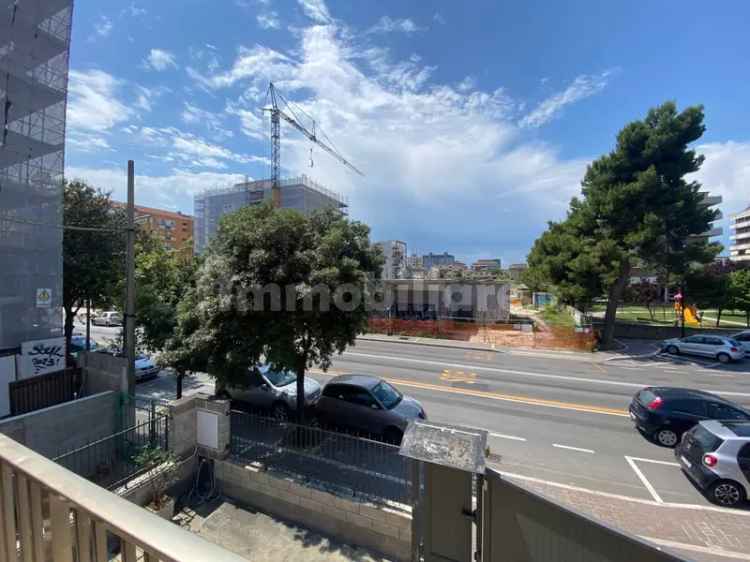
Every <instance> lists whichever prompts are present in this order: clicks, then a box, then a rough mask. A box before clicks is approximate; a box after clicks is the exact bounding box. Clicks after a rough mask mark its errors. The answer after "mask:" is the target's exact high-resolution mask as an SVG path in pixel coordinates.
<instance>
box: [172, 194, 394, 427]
mask: <svg viewBox="0 0 750 562" xmlns="http://www.w3.org/2000/svg"><path fill="white" fill-rule="evenodd" d="M381 266H382V258H381V256H380V253H379V252H378V251H377V250H376V249H375V248H373V247H372V246H371V245H370V241H369V228H368V227H367V226H366V225H364V224H362V223H359V222H353V221H349V220H348V219H347V218H346V217H343V216H341V215H340V214H339V213H336V212H335V211H332V210H330V211H325V212H320V213H316V214H313V215H312V216H310V217H306V216H303V215H302V214H300V213H298V212H296V211H292V210H288V209H274V208H272V207H271V206H270V205H261V206H253V207H246V208H243V209H240V210H239V211H237V212H235V213H233V214H231V215H229V216H227V217H225V218H224V219H223V220H222V223H221V225H220V228H219V231H218V233H217V235H216V238H215V239H214V241H213V242H212V244H211V246H210V249H209V251H208V255H207V256H206V258H205V261H204V263H203V264H202V265H201V267H200V269H199V270H198V273H197V279H196V285H195V289H194V290H191V291H189V292H188V294H187V295H186V296H185V298H184V299H183V301H182V303H181V304H180V307H179V311H178V326H177V329H176V331H175V337H174V338H172V339H171V340H170V342H169V345H168V349H167V353H166V357H167V360H168V361H169V362H170V363H171V364H172V365H175V366H176V367H175V368H178V369H185V370H192V371H196V370H205V371H207V372H208V373H210V374H211V375H212V376H213V377H215V378H216V379H217V383H218V384H217V386H218V387H219V388H221V387H222V386H224V385H227V384H232V385H243V384H246V380H247V373H248V371H249V369H252V368H254V367H255V366H256V365H258V364H259V362H260V361H261V360H264V361H265V362H266V363H268V364H270V365H271V366H272V367H273V368H276V369H285V370H291V371H293V372H295V373H296V374H297V415H298V417H299V419H300V420H301V421H304V396H305V393H304V375H305V370H306V369H307V368H309V367H311V366H313V365H318V366H320V367H322V368H323V369H326V368H328V367H329V366H330V362H331V357H332V355H333V354H334V353H335V352H338V353H341V352H343V351H344V349H345V348H346V346H347V345H351V344H352V343H354V339H355V337H356V336H357V334H359V333H363V332H364V331H365V329H366V326H367V316H368V312H367V308H366V302H367V300H368V298H369V294H370V290H371V287H370V284H369V282H370V281H371V280H373V279H376V278H377V277H379V275H380V268H381ZM327 295H330V303H328V302H327V301H328V299H327V298H326V296H327Z"/></svg>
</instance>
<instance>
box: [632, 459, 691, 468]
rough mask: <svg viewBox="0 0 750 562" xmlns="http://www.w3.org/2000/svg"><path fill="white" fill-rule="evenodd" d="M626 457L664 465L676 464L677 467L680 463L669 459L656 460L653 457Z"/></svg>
mask: <svg viewBox="0 0 750 562" xmlns="http://www.w3.org/2000/svg"><path fill="white" fill-rule="evenodd" d="M625 458H626V459H633V460H634V461H638V462H650V463H651V464H663V465H664V466H676V467H678V468H679V466H680V463H677V462H669V461H657V460H655V459H644V458H642V457H625Z"/></svg>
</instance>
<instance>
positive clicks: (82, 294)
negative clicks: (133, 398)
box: [63, 181, 125, 353]
mask: <svg viewBox="0 0 750 562" xmlns="http://www.w3.org/2000/svg"><path fill="white" fill-rule="evenodd" d="M63 223H64V225H65V227H66V228H65V230H64V233H63V309H64V311H65V344H66V345H65V347H66V349H67V350H70V338H71V336H72V335H73V321H74V319H75V316H76V314H77V313H78V311H79V309H80V307H81V306H83V305H84V303H85V302H86V300H91V301H93V302H94V303H95V304H96V305H99V306H105V305H109V304H111V303H113V302H115V301H117V300H118V299H119V297H120V296H121V293H120V292H118V283H119V282H120V280H121V279H122V276H123V275H124V274H125V232H124V228H125V214H124V212H123V211H122V210H120V209H117V208H114V207H113V206H112V202H111V200H110V196H109V193H105V192H103V191H101V190H99V189H95V188H93V187H91V186H89V185H87V184H86V183H85V182H82V181H72V182H66V184H65V190H64V197H63ZM68 353H69V351H68Z"/></svg>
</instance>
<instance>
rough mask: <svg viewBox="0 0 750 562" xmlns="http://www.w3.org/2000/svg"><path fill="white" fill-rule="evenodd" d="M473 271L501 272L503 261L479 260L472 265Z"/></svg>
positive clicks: (498, 259) (497, 259) (494, 259)
mask: <svg viewBox="0 0 750 562" xmlns="http://www.w3.org/2000/svg"><path fill="white" fill-rule="evenodd" d="M471 269H473V270H474V271H499V270H500V269H502V261H501V260H500V258H492V259H481V260H477V261H475V262H474V263H473V264H472V265H471Z"/></svg>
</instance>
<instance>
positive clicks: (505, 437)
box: [489, 431, 526, 441]
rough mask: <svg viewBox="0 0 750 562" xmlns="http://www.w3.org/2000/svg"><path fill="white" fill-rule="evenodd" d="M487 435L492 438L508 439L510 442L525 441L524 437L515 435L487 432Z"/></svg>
mask: <svg viewBox="0 0 750 562" xmlns="http://www.w3.org/2000/svg"><path fill="white" fill-rule="evenodd" d="M489 434H490V435H491V436H492V437H497V438H498V439H510V440H511V441H526V438H525V437H516V436H515V435H505V434H503V433H493V432H491V431H490V432H489Z"/></svg>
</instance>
